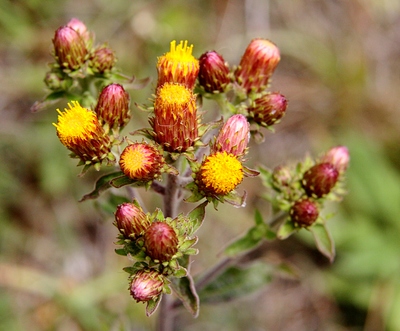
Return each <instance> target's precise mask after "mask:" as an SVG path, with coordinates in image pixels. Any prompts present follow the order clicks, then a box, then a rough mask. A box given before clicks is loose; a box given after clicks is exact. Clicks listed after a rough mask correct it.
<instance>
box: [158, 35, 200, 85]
mask: <svg viewBox="0 0 400 331" xmlns="http://www.w3.org/2000/svg"><path fill="white" fill-rule="evenodd" d="M192 50H193V45H190V46H188V42H187V40H186V41H185V42H183V41H181V42H180V43H179V44H178V45H176V41H175V40H174V41H171V45H170V51H169V52H167V53H165V54H164V55H163V56H160V57H159V58H158V61H157V72H158V81H157V87H160V86H162V85H164V84H165V83H178V84H183V85H185V86H186V87H187V88H188V89H193V87H194V84H195V83H196V79H197V75H198V73H199V61H198V60H197V59H196V58H195V57H194V56H193V55H192Z"/></svg>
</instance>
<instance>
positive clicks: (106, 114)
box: [95, 84, 131, 129]
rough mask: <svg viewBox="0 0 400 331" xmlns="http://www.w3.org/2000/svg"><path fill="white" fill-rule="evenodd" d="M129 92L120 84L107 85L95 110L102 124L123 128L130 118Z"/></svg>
mask: <svg viewBox="0 0 400 331" xmlns="http://www.w3.org/2000/svg"><path fill="white" fill-rule="evenodd" d="M129 101H130V98H129V94H128V92H126V91H125V89H124V88H123V86H122V85H120V84H110V85H107V86H106V87H105V88H103V90H102V91H101V93H100V95H99V98H98V101H97V105H96V109H95V112H96V114H97V116H98V118H99V121H100V122H101V123H102V124H105V123H107V124H108V125H109V127H110V128H111V129H118V128H119V129H121V128H122V127H124V126H125V125H126V124H127V123H128V122H129V120H130V118H131V114H130V109H129Z"/></svg>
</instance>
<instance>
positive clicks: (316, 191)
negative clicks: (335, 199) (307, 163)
mask: <svg viewBox="0 0 400 331" xmlns="http://www.w3.org/2000/svg"><path fill="white" fill-rule="evenodd" d="M338 177H339V172H338V171H337V170H336V168H335V166H333V165H332V164H331V163H327V162H325V163H318V164H316V165H314V166H313V167H311V168H310V169H308V170H307V171H306V172H305V173H304V175H303V180H302V184H303V187H304V189H305V191H306V193H307V195H308V196H309V197H315V198H321V197H322V196H324V195H326V194H328V193H329V192H330V191H331V190H332V188H333V187H334V186H335V184H336V182H337V180H338Z"/></svg>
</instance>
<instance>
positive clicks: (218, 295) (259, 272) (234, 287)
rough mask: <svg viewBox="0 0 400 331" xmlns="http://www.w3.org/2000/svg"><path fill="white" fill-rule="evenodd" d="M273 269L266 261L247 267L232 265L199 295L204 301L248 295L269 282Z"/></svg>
mask: <svg viewBox="0 0 400 331" xmlns="http://www.w3.org/2000/svg"><path fill="white" fill-rule="evenodd" d="M272 272H273V270H272V269H271V267H270V266H269V265H267V264H266V263H264V262H255V263H253V264H251V265H250V266H248V267H247V268H240V267H237V266H233V267H230V268H228V269H226V270H225V272H223V273H222V274H221V275H219V276H218V277H217V278H216V279H214V281H212V282H211V283H210V284H208V285H207V286H206V287H204V288H203V289H202V290H201V291H200V292H199V296H200V298H201V301H202V302H204V303H206V302H207V303H218V302H227V301H231V300H234V299H236V298H239V297H242V296H244V295H247V294H249V293H251V292H254V291H256V290H257V289H259V288H261V287H263V286H265V285H266V284H268V283H269V282H270V281H271V279H272Z"/></svg>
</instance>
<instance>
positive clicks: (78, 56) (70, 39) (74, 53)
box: [53, 26, 88, 70]
mask: <svg viewBox="0 0 400 331" xmlns="http://www.w3.org/2000/svg"><path fill="white" fill-rule="evenodd" d="M53 45H54V52H55V55H56V59H57V62H58V64H59V65H60V66H61V67H62V68H66V69H70V70H77V69H79V68H81V67H82V65H83V63H84V62H85V61H86V56H87V54H88V51H87V49H86V45H85V42H84V40H83V39H82V37H81V35H80V34H79V33H78V32H77V31H75V30H74V29H72V28H70V27H69V26H62V27H60V28H58V29H57V30H56V32H55V35H54V39H53Z"/></svg>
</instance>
